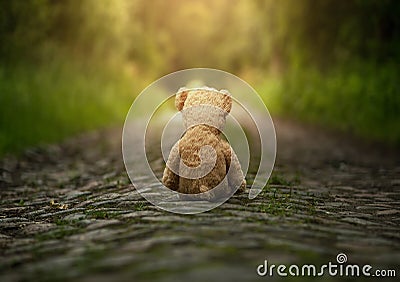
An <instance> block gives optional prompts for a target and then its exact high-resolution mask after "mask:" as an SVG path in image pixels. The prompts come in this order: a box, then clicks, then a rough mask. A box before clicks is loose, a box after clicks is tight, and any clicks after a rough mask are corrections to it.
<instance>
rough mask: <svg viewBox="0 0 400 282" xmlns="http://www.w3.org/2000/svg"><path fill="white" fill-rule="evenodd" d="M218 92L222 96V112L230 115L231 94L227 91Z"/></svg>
mask: <svg viewBox="0 0 400 282" xmlns="http://www.w3.org/2000/svg"><path fill="white" fill-rule="evenodd" d="M220 92H221V93H222V94H223V95H224V105H223V107H224V110H225V111H226V112H227V113H230V112H231V109H232V97H231V94H230V93H229V92H228V91H227V90H221V91H220Z"/></svg>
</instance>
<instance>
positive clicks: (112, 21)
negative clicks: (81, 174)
mask: <svg viewBox="0 0 400 282" xmlns="http://www.w3.org/2000/svg"><path fill="white" fill-rule="evenodd" d="M399 15H400V2H398V1H395V0H324V1H318V0H297V1H291V0H281V1H275V0H250V1H243V0H219V1H213V0H187V1H185V0H169V1H164V0H151V1H146V0H115V1H111V0H104V1H97V0H83V1H78V0H59V1H54V0H25V1H22V0H15V1H8V0H0V91H1V92H0V109H1V114H0V117H1V119H0V154H1V153H2V152H3V153H4V152H8V151H18V150H21V149H22V148H24V147H25V146H29V145H34V144H37V143H40V142H42V141H44V142H51V141H54V142H56V141H58V140H60V139H61V138H64V137H65V136H68V135H69V134H74V133H76V132H79V131H82V130H87V129H89V128H95V127H98V126H101V125H106V124H110V123H112V122H121V121H122V120H123V117H124V115H125V114H126V111H127V109H128V107H129V105H130V104H131V102H132V101H133V98H134V96H135V95H137V93H138V92H139V91H140V89H142V88H143V87H144V86H145V85H146V83H149V82H151V81H152V80H154V79H156V78H158V77H160V76H161V75H164V74H166V73H169V72H171V71H175V70H178V69H184V68H191V67H212V68H219V69H223V70H226V71H230V72H233V73H235V74H237V75H239V76H240V77H243V78H244V79H246V80H247V81H249V82H250V83H252V84H253V85H255V86H256V88H257V89H258V90H259V91H260V94H261V95H262V96H263V98H264V100H265V102H266V103H267V105H268V106H269V108H270V110H272V112H273V113H275V114H279V115H286V116H287V115H288V116H292V117H294V118H300V119H302V120H306V121H310V122H318V123H320V124H321V125H328V126H331V127H336V128H339V129H341V130H347V131H351V132H353V133H355V134H357V135H360V136H365V137H368V138H370V139H377V140H382V141H387V142H390V143H394V144H400V117H399V116H400V115H398V114H397V112H398V111H399V110H400V101H399V97H400V93H399V92H400V91H399V83H398V81H397V78H398V77H399V63H400V52H399V50H400V17H399Z"/></svg>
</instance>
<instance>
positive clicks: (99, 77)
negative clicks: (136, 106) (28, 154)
mask: <svg viewBox="0 0 400 282" xmlns="http://www.w3.org/2000/svg"><path fill="white" fill-rule="evenodd" d="M99 65H100V64H99ZM141 87H142V84H141V83H138V81H135V80H133V79H132V77H131V76H130V75H129V74H128V72H127V71H124V70H123V69H118V68H115V67H114V68H113V67H109V68H108V67H106V66H100V67H95V66H92V65H89V64H86V65H85V64H78V63H70V62H68V61H57V62H52V63H48V64H42V65H38V66H36V65H33V64H27V63H25V64H20V65H15V66H7V67H6V66H0V93H1V95H0V156H1V155H4V154H5V153H18V152H20V151H21V150H23V149H25V148H26V147H29V146H35V145H38V144H42V143H51V142H59V141H60V140H62V139H63V138H65V137H67V136H70V135H74V134H77V133H79V132H83V131H86V130H91V129H95V128H98V127H101V126H107V125H111V124H116V123H119V124H122V122H123V120H124V118H125V115H126V113H127V111H128V109H129V107H130V105H131V103H132V102H133V99H134V97H135V95H136V94H137V93H138V91H140V89H141Z"/></svg>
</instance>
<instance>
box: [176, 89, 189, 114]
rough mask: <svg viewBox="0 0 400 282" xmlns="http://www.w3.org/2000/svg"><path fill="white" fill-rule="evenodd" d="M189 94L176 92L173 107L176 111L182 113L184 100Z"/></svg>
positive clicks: (187, 92)
mask: <svg viewBox="0 0 400 282" xmlns="http://www.w3.org/2000/svg"><path fill="white" fill-rule="evenodd" d="M188 94H189V91H178V93H177V94H176V97H175V107H176V108H177V109H178V111H182V109H183V105H184V104H185V100H186V98H187V96H188Z"/></svg>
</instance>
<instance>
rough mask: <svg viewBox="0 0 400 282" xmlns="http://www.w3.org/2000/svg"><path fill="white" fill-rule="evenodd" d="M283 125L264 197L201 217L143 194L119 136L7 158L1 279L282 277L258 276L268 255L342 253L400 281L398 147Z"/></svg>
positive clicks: (309, 257) (0, 223)
mask: <svg viewBox="0 0 400 282" xmlns="http://www.w3.org/2000/svg"><path fill="white" fill-rule="evenodd" d="M276 128H277V135H278V159H277V163H276V167H275V170H274V173H273V176H272V178H271V179H270V184H269V185H268V186H267V187H266V188H265V189H264V191H263V192H262V194H261V195H260V196H259V197H257V198H256V199H255V200H248V199H247V194H240V195H235V196H234V197H233V198H232V199H230V200H229V201H228V202H227V203H225V204H223V205H222V206H220V207H218V208H216V209H214V210H212V211H210V212H207V213H203V214H199V215H177V214H171V213H168V212H164V211H161V210H159V209H157V208H155V207H154V206H152V205H150V204H149V203H147V202H146V201H145V200H144V199H143V198H142V197H141V196H140V195H139V194H138V193H137V192H136V191H135V189H134V187H132V186H131V185H130V182H129V180H128V178H127V176H126V173H125V170H124V167H123V163H122V156H121V152H120V132H119V131H118V130H108V131H107V130H106V131H102V132H95V133H90V134H86V135H83V136H80V137H77V138H74V139H71V140H68V141H66V142H64V143H63V144H61V145H57V146H48V147H44V148H38V149H32V150H29V151H27V152H26V153H24V154H23V155H22V156H20V157H18V158H15V157H8V158H5V159H3V160H2V161H1V162H0V186H1V193H0V196H1V206H0V250H1V251H0V281H60V280H74V281H76V280H79V281H262V280H264V281H265V280H267V279H268V280H269V281H271V279H272V280H273V279H276V278H277V274H276V273H275V274H274V276H273V277H258V275H257V273H256V268H257V266H258V265H259V264H261V263H263V262H264V260H265V259H267V260H268V263H269V264H272V263H273V264H280V263H284V264H286V265H289V264H298V265H300V266H301V265H302V264H311V263H313V264H316V265H317V266H320V265H322V264H325V263H328V262H332V263H336V255H337V254H338V253H344V254H346V255H347V258H348V262H347V263H353V264H360V265H362V264H371V265H372V266H373V270H376V269H395V270H396V272H397V273H396V274H397V276H399V275H400V267H399V266H400V232H399V231H400V207H399V204H400V161H399V154H398V152H397V151H395V150H382V149H379V147H377V146H373V145H362V144H360V142H357V141H355V140H349V139H347V138H345V137H344V136H335V135H333V134H332V133H326V132H325V133H322V132H321V131H320V130H317V129H314V128H311V127H306V126H299V125H295V124H293V123H289V122H286V121H281V120H278V121H276ZM154 166H155V167H156V168H157V167H158V169H159V170H162V167H163V163H162V162H161V161H160V160H157V161H156V163H155V164H154ZM248 177H249V178H251V174H250V175H248ZM338 278H339V277H329V276H325V277H323V279H324V281H337V280H338ZM341 278H345V277H341ZM303 279H304V278H303ZM391 280H393V281H395V278H385V279H383V278H382V281H391ZM368 281H370V280H368Z"/></svg>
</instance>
